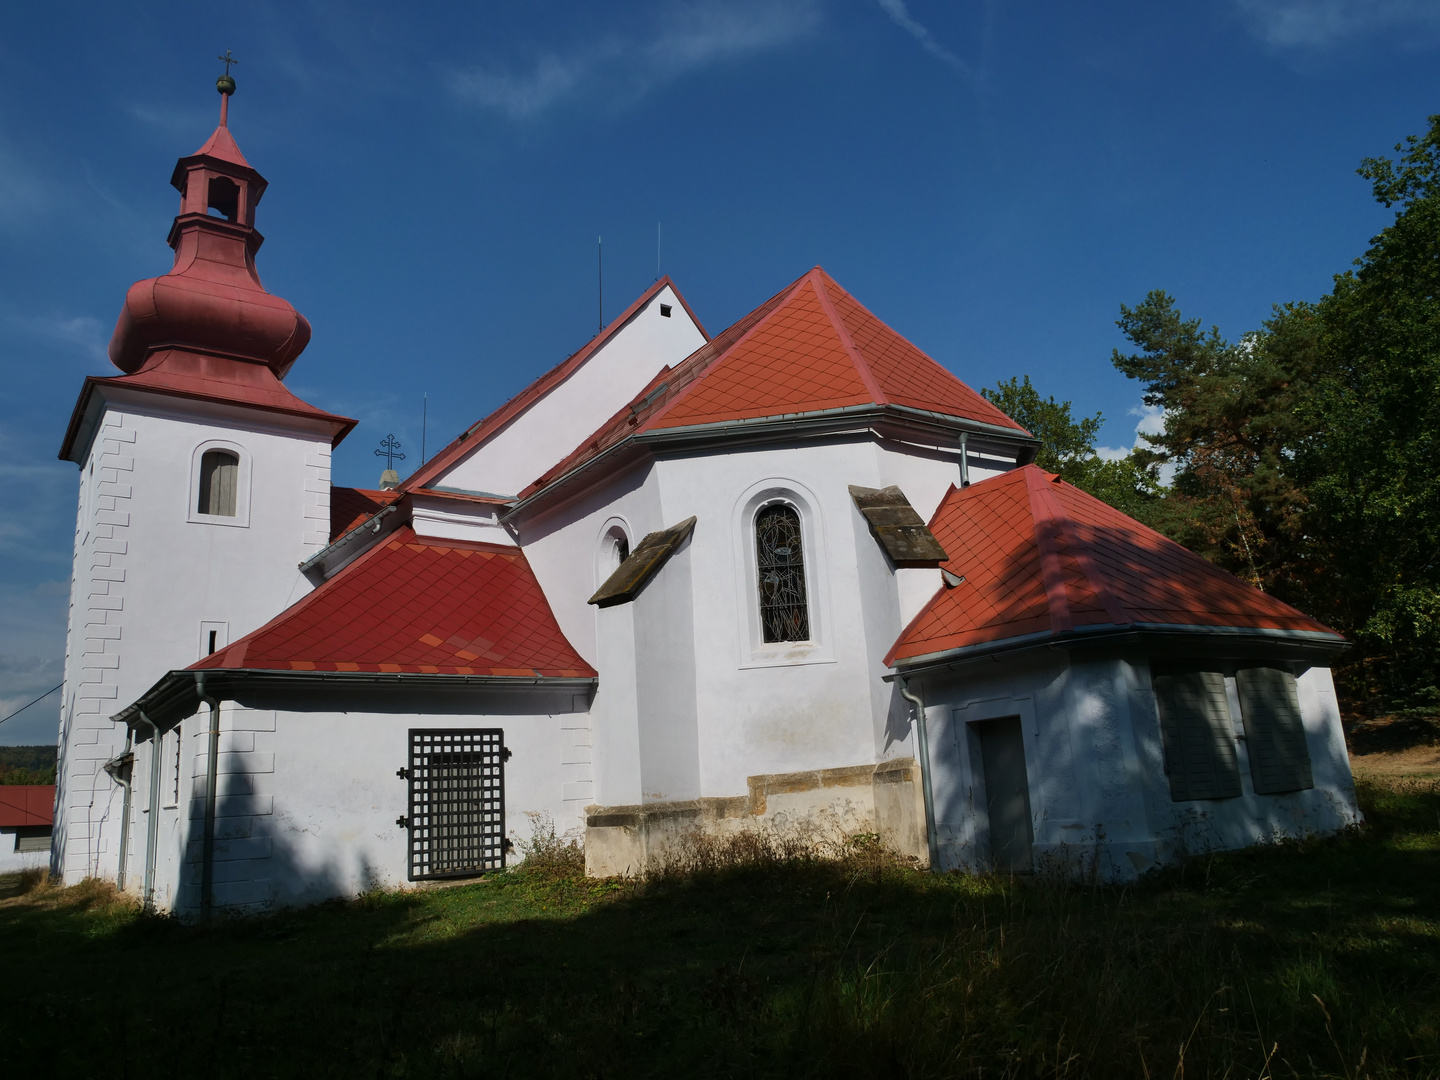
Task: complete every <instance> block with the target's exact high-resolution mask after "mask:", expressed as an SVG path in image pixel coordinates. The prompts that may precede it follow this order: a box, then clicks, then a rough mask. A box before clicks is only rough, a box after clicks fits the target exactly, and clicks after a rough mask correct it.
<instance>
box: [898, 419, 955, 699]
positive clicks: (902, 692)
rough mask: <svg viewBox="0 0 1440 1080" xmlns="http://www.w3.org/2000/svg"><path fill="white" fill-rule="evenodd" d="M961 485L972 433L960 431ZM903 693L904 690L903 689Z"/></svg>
mask: <svg viewBox="0 0 1440 1080" xmlns="http://www.w3.org/2000/svg"><path fill="white" fill-rule="evenodd" d="M960 486H961V487H962V488H967V487H969V486H970V433H969V432H968V431H962V432H960ZM902 693H903V691H902Z"/></svg>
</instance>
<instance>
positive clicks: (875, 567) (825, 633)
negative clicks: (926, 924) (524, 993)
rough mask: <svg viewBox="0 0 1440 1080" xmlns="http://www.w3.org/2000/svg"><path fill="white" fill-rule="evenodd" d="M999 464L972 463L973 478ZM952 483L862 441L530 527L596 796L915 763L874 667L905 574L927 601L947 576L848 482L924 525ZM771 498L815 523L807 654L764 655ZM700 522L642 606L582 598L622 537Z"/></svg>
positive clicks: (566, 511) (750, 459) (631, 489)
mask: <svg viewBox="0 0 1440 1080" xmlns="http://www.w3.org/2000/svg"><path fill="white" fill-rule="evenodd" d="M1005 464H1006V463H1003V462H995V463H993V464H992V465H991V467H989V468H987V467H985V464H984V463H982V462H978V461H977V460H976V459H973V458H972V470H971V476H972V479H974V480H979V479H981V478H983V477H985V476H988V475H994V474H995V473H997V472H999V471H1001V468H1002V467H1003V466H1004V465H1005ZM959 480H960V470H959V459H958V453H957V452H955V451H954V450H953V449H952V450H951V451H950V452H949V453H945V452H941V451H939V450H937V449H936V448H934V447H928V448H926V447H907V446H905V445H904V444H899V443H889V442H880V441H877V440H874V439H871V438H869V437H862V438H856V439H850V440H835V441H830V442H826V443H823V444H821V443H816V444H807V445H805V446H801V447H795V448H788V449H741V450H736V451H733V452H729V453H715V454H710V455H695V456H684V457H675V458H672V459H661V460H659V461H656V462H654V463H652V464H649V465H641V466H637V467H636V468H635V469H634V470H633V472H632V473H630V474H629V475H627V476H624V477H619V478H616V479H615V480H612V481H611V482H610V484H609V485H607V486H606V487H604V488H599V489H596V490H594V491H592V492H590V493H588V494H586V495H585V496H584V497H581V498H576V499H575V500H574V501H572V502H570V503H569V504H567V505H564V506H560V507H557V508H552V509H550V510H548V511H547V512H546V513H545V515H544V516H539V515H534V514H532V515H529V516H527V517H525V518H523V519H522V520H521V521H520V522H519V523H518V526H517V528H518V536H519V540H520V543H521V545H522V547H523V548H524V550H525V552H526V555H527V558H529V560H530V563H531V566H532V567H533V568H534V569H535V572H536V575H537V577H538V578H539V580H540V582H541V585H542V587H543V588H544V589H545V592H546V596H547V597H548V598H549V599H550V602H551V605H552V607H553V608H554V610H555V614H556V617H557V620H558V621H559V623H560V626H561V629H562V630H563V631H564V632H565V634H566V636H567V638H569V640H570V641H571V643H572V644H573V645H574V646H575V647H576V649H577V650H578V651H579V652H580V653H581V654H582V655H583V656H584V657H585V658H586V659H587V660H588V661H589V662H590V663H591V664H592V665H594V666H595V667H596V669H597V670H598V671H599V672H600V685H599V690H598V692H597V694H596V698H595V702H594V706H593V709H592V718H593V723H594V734H595V746H594V761H595V777H596V783H595V799H594V801H595V802H596V803H597V804H600V805H605V806H622V805H633V804H637V803H643V802H661V801H671V800H677V799H689V798H695V797H697V796H733V795H743V794H745V793H746V791H747V790H748V787H747V780H748V778H749V777H751V776H756V775H762V774H770V773H785V772H794V771H801V770H810V769H826V768H836V767H843V766H850V765H859V764H867V763H874V762H876V761H879V760H885V759H888V758H893V757H906V756H913V754H914V750H913V739H912V737H911V732H910V723H909V717H908V711H907V709H906V707H905V703H904V702H903V700H901V699H900V698H899V696H898V693H897V691H896V690H895V688H894V687H892V686H891V685H890V684H888V683H885V682H884V681H883V676H884V675H885V674H886V670H887V669H886V668H885V667H884V665H883V664H882V662H881V661H882V658H883V657H884V655H885V653H886V651H887V650H888V649H889V647H890V645H891V644H892V643H893V641H894V640H895V637H896V636H897V635H898V633H899V631H900V629H901V627H902V625H903V623H902V621H901V616H902V614H904V612H902V608H901V603H900V590H899V587H898V585H897V580H899V579H902V578H903V577H904V576H905V575H917V574H924V573H929V574H930V575H931V577H930V579H929V586H930V587H929V591H928V592H925V593H924V596H923V599H926V600H928V599H929V596H930V595H932V594H933V592H934V589H935V588H938V587H939V584H940V582H939V575H938V572H935V571H929V572H925V571H900V572H897V571H895V570H894V569H893V568H892V567H891V565H890V563H889V562H888V560H887V558H886V556H885V555H884V553H883V551H882V550H881V548H880V546H879V544H878V543H877V542H876V541H875V539H874V537H873V536H872V535H871V533H870V531H869V527H868V526H867V525H866V523H865V520H864V518H863V517H861V515H860V514H859V512H858V511H857V510H856V509H855V505H854V502H853V500H852V499H851V497H850V494H849V490H848V489H849V485H851V484H858V485H861V486H867V487H884V486H886V485H889V484H899V485H900V487H901V488H902V489H903V490H904V491H905V492H906V495H907V496H908V497H909V498H910V499H911V502H912V504H913V505H915V507H916V509H917V511H919V512H920V513H921V514H922V515H923V516H925V517H927V518H928V517H929V515H930V514H931V513H933V511H934V509H935V507H936V506H937V505H938V504H939V501H940V499H941V498H943V496H944V494H945V492H946V491H948V490H949V488H950V486H951V485H952V484H958V483H959ZM771 498H783V499H786V500H788V501H791V502H792V503H794V504H796V505H797V506H798V507H799V509H800V513H801V516H802V520H803V527H804V528H805V530H806V532H805V545H806V549H807V550H806V556H805V557H806V562H807V568H808V571H809V580H808V585H807V588H808V593H809V595H808V600H809V606H810V612H811V623H812V632H813V637H814V640H813V641H812V642H810V643H808V644H805V645H796V646H779V647H777V646H768V647H767V646H765V644H764V643H763V642H762V641H759V640H758V630H757V626H756V623H757V619H756V618H754V617H753V616H754V615H755V613H754V612H753V611H752V610H751V609H752V608H753V607H754V604H755V598H754V596H753V595H752V594H753V592H754V588H753V581H752V578H753V576H754V567H753V552H752V551H751V550H750V547H751V546H753V545H752V544H751V543H750V541H749V536H750V530H751V529H752V528H753V512H754V510H755V508H756V506H757V505H759V504H763V503H764V502H765V501H767V500H769V499H771ZM757 500H758V502H757ZM691 515H694V516H695V517H696V519H697V524H696V526H695V531H694V533H693V535H692V537H691V539H690V540H689V541H688V543H686V544H685V545H683V546H682V547H681V549H680V550H679V551H677V553H676V554H675V555H674V556H673V557H672V559H671V560H670V561H669V562H668V563H667V564H666V565H665V566H664V567H663V568H662V569H661V570H660V571H659V573H658V574H657V575H656V577H655V578H654V579H653V580H652V581H651V582H650V583H649V584H648V585H647V586H646V588H645V589H644V590H643V591H642V592H641V594H640V596H639V597H638V598H637V599H636V600H635V601H634V602H633V603H627V604H622V605H617V606H615V607H611V608H606V609H596V608H594V607H591V606H589V605H587V604H586V600H587V599H588V598H589V596H590V595H591V594H592V593H593V592H594V590H595V588H596V587H597V586H598V584H599V583H600V582H601V581H603V580H604V576H605V574H603V573H602V570H605V571H606V572H607V573H608V569H607V567H608V564H603V563H602V561H601V557H602V553H603V552H604V551H605V550H606V548H605V544H606V537H607V536H608V535H609V534H610V531H611V530H612V529H614V528H616V527H620V528H623V530H624V531H625V533H626V535H627V536H628V538H629V540H630V543H631V545H632V547H633V546H634V545H635V544H636V543H638V541H639V540H640V538H641V537H643V536H644V535H645V534H646V533H649V532H652V531H655V530H657V529H662V528H666V527H668V526H671V525H674V524H676V523H677V522H679V521H681V520H683V519H685V518H686V517H689V516H691ZM912 591H914V592H915V593H916V595H919V594H920V592H921V591H922V590H921V589H915V590H912ZM918 603H923V600H921V601H918V602H917V603H916V604H915V606H916V608H917V609H918ZM909 614H913V612H910V613H909ZM906 617H907V618H908V617H909V615H908V614H907V615H906Z"/></svg>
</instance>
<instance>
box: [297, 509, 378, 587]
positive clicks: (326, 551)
mask: <svg viewBox="0 0 1440 1080" xmlns="http://www.w3.org/2000/svg"><path fill="white" fill-rule="evenodd" d="M399 501H400V500H399V499H397V500H395V502H392V503H391V504H390V505H389V506H383V507H381V508H380V509H379V510H378V511H376V512H375V513H374V514H371V515H370V516H369V517H368V518H366V519H365V520H364V521H362V522H361V523H360V524H359V525H356V526H355V527H354V528H353V529H351V530H350V531H349V532H347V533H346V534H345V535H344V536H342V537H340V538H339V539H338V540H336V541H334V542H333V543H332V544H330V546H329V547H324V548H321V549H320V550H319V551H317V552H316V553H315V554H314V555H311V556H310V557H309V558H308V559H306V560H305V561H304V562H302V563H301V564H300V572H301V573H302V574H308V573H310V571H312V570H314V569H316V568H320V569H323V568H324V566H325V563H326V562H327V561H328V560H329V558H330V556H331V555H334V554H336V553H338V552H340V551H342V550H343V549H344V548H346V547H348V546H350V543H351V541H352V540H354V539H356V538H357V537H358V538H359V539H367V537H365V536H364V535H363V534H365V533H367V532H368V533H370V534H371V535H372V536H373V535H375V534H377V533H379V532H380V519H381V518H383V517H385V516H386V515H387V514H393V513H394V512H395V511H396V510H397V509H398V506H397V504H398V503H399Z"/></svg>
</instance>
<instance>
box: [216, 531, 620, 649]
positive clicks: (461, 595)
mask: <svg viewBox="0 0 1440 1080" xmlns="http://www.w3.org/2000/svg"><path fill="white" fill-rule="evenodd" d="M192 667H193V668H195V669H208V668H221V669H224V668H232V669H233V668H243V669H247V670H253V669H266V670H278V671H367V672H405V673H412V674H430V675H490V676H523V677H534V676H542V677H543V676H549V677H555V678H591V677H593V676H594V675H595V670H594V669H593V668H592V667H590V665H589V664H587V663H585V661H584V660H583V659H581V657H580V655H579V654H578V653H577V652H576V651H575V650H574V649H573V648H572V647H571V645H570V643H569V642H568V641H566V640H565V635H564V634H563V633H562V632H561V631H560V627H559V625H558V624H557V623H556V622H555V616H554V614H553V613H552V612H551V610H550V605H549V603H548V602H547V601H546V599H545V594H544V593H543V592H541V590H540V583H539V582H538V581H536V580H535V575H534V573H533V572H532V571H531V569H530V564H529V563H528V562H527V561H526V559H525V556H524V555H523V554H522V553H521V551H520V549H519V548H513V547H505V546H502V545H498V544H477V543H471V542H465V541H459V540H434V539H423V540H422V539H420V538H417V537H416V535H415V533H414V531H413V530H411V529H410V528H408V527H406V528H401V529H398V530H396V531H395V533H394V534H392V535H391V536H390V537H389V538H388V539H387V540H385V541H384V542H383V543H380V544H377V545H376V546H375V547H374V548H372V549H371V550H370V551H367V552H366V553H365V554H364V555H362V556H360V558H358V559H356V560H355V561H354V562H353V563H351V564H350V565H349V566H347V567H346V568H345V569H344V570H342V571H340V573H338V574H336V575H335V576H334V577H333V578H331V579H330V580H329V581H327V582H325V583H324V584H323V585H321V586H320V587H319V588H318V589H316V590H315V591H314V592H312V593H311V594H310V595H309V596H307V597H305V598H304V599H303V600H301V601H300V602H299V603H297V604H295V605H294V606H293V607H291V608H289V609H288V610H286V611H284V612H282V613H281V614H280V615H279V616H278V617H277V618H275V619H272V620H271V621H270V622H269V623H267V624H266V625H264V626H262V627H261V628H260V629H259V630H256V631H255V632H254V633H251V634H247V635H246V636H245V637H243V638H241V639H240V640H238V641H236V642H235V643H234V644H232V645H230V646H228V647H227V648H224V649H222V650H220V651H219V652H217V653H215V654H214V655H213V656H207V657H206V658H205V659H204V660H201V661H200V662H199V663H197V664H194V665H192Z"/></svg>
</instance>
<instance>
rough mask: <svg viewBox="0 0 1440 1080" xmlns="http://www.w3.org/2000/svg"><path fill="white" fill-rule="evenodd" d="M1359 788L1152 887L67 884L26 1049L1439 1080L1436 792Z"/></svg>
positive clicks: (33, 1003)
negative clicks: (223, 919)
mask: <svg viewBox="0 0 1440 1080" xmlns="http://www.w3.org/2000/svg"><path fill="white" fill-rule="evenodd" d="M1362 795H1363V797H1364V798H1365V801H1366V812H1367V816H1368V818H1369V820H1370V822H1371V825H1370V826H1369V827H1368V829H1367V830H1366V831H1365V832H1363V833H1361V832H1357V833H1354V834H1350V835H1347V836H1344V837H1338V838H1334V839H1331V840H1327V841H1313V842H1307V843H1300V844H1286V845H1280V846H1278V847H1276V848H1273V849H1268V850H1262V851H1252V852H1245V853H1239V854H1235V855H1228V856H1217V857H1213V858H1207V859H1196V860H1192V861H1191V862H1190V863H1188V864H1186V865H1185V866H1184V867H1181V868H1178V869H1176V870H1174V871H1171V872H1169V873H1167V874H1165V875H1163V876H1161V877H1159V878H1157V879H1156V880H1154V881H1150V882H1147V883H1145V884H1143V885H1141V886H1139V887H1135V888H1131V889H1111V888H1087V887H1079V886H1072V885H1061V884H1056V883H1047V882H1043V881H1040V882H1035V881H1021V880H1013V879H1006V878H1002V877H979V878H976V877H962V876H954V875H951V876H943V877H942V876H936V877H931V876H928V875H924V874H919V873H914V872H912V871H908V870H905V869H903V868H900V867H897V866H894V865H890V864H886V863H884V862H883V861H879V860H874V859H870V860H862V861H860V862H856V863H852V864H833V863H805V862H800V861H792V862H787V863H783V864H781V865H769V866H738V867H731V868H722V869H717V870H711V871H704V872H700V873H693V874H689V875H675V876H673V877H670V878H668V879H664V880H659V881H654V882H650V883H647V884H635V883H624V884H622V883H613V882H612V883H606V882H592V881H587V880H585V879H583V878H581V877H578V876H576V875H575V874H574V873H573V872H569V871H567V870H566V869H565V867H564V864H563V863H560V864H557V865H555V866H552V867H551V868H550V869H548V870H537V869H533V868H532V869H531V870H529V871H517V872H511V873H507V874H503V875H498V876H496V877H494V878H492V879H490V880H487V881H482V882H480V883H477V884H474V885H470V886H465V887H461V888H452V889H444V890H435V891H429V892H415V893H389V894H375V895H371V896H367V897H363V898H361V899H359V900H356V901H352V902H348V903H343V904H341V903H336V904H328V905H323V906H321V907H317V908H312V909H308V910H305V911H298V912H288V913H281V914H277V915H274V916H270V917H266V918H261V919H250V920H245V921H237V922H233V923H229V924H223V923H222V924H217V925H216V926H213V927H210V928H196V927H185V926H180V925H178V924H175V923H173V922H171V921H170V920H165V919H157V918H145V917H141V916H139V915H138V914H137V913H135V911H134V910H133V908H129V907H127V906H126V905H124V904H123V902H121V901H117V900H115V898H114V897H113V895H112V896H111V897H110V898H109V899H108V900H107V899H105V898H104V897H103V896H100V895H98V894H97V893H95V891H94V890H92V892H91V894H89V895H88V896H81V895H75V896H74V897H73V900H72V898H71V894H72V893H73V892H74V890H65V891H63V892H59V893H55V894H54V895H52V897H51V898H50V900H49V901H45V900H43V898H42V900H41V901H37V902H31V903H17V902H14V901H10V902H5V903H4V904H0V965H3V967H4V969H5V970H6V971H24V972H26V973H27V975H26V978H25V979H24V980H23V981H20V980H11V979H7V980H5V981H4V986H3V989H0V1018H3V1019H0V1027H3V1029H4V1034H3V1037H4V1044H3V1045H5V1046H6V1047H7V1051H6V1059H7V1061H8V1062H13V1063H16V1064H17V1065H26V1066H29V1067H31V1068H33V1069H40V1068H44V1069H45V1070H46V1072H47V1074H54V1075H60V1076H70V1075H105V1076H125V1075H128V1076H165V1077H168V1076H175V1077H189V1076H197V1075H201V1076H203V1075H209V1076H247V1077H250V1076H302V1075H303V1076H307V1077H308V1076H332V1075H333V1076H346V1077H351V1076H357V1075H358V1076H366V1077H370V1076H376V1077H379V1076H415V1077H421V1076H423V1077H431V1076H457V1077H458V1076H477V1077H478V1076H485V1077H498V1076H557V1077H634V1076H662V1075H663V1076H740V1075H744V1076H750V1077H757V1076H760V1077H763V1076H786V1077H796V1076H799V1077H806V1076H817V1077H818V1076H856V1077H859V1076H867V1077H873V1076H877V1075H878V1076H886V1077H889V1076H916V1077H919V1076H966V1075H974V1076H1017V1077H1018V1076H1160V1075H1166V1076H1172V1075H1185V1076H1217V1077H1218V1076H1222V1075H1229V1076H1231V1077H1236V1076H1260V1075H1275V1076H1289V1075H1302V1076H1345V1077H1350V1076H1360V1075H1366V1076H1373V1077H1381V1076H1433V1075H1436V1070H1437V1065H1440V1030H1437V1020H1440V980H1437V976H1436V972H1440V903H1437V900H1440V897H1437V888H1440V886H1437V881H1440V876H1437V873H1436V871H1437V869H1440V867H1437V864H1436V861H1435V860H1436V857H1437V849H1440V794H1437V792H1436V788H1435V785H1433V784H1431V785H1429V786H1428V787H1425V786H1422V785H1412V787H1411V788H1410V789H1408V790H1406V789H1403V788H1394V787H1386V788H1379V787H1367V788H1366V789H1364V790H1363V791H1362ZM1362 1059H1363V1063H1362ZM1182 1062H1183V1067H1182ZM1267 1063H1268V1064H1267Z"/></svg>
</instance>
